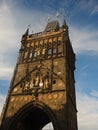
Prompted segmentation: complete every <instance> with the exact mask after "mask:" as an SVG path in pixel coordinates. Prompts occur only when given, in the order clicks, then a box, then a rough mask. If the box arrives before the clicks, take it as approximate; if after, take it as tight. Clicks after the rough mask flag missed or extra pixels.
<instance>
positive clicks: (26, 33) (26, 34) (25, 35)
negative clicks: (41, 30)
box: [23, 25, 30, 37]
mask: <svg viewBox="0 0 98 130" xmlns="http://www.w3.org/2000/svg"><path fill="white" fill-rule="evenodd" d="M29 27H30V25H28V28H27V30H26V32H25V33H24V34H23V37H27V36H28V35H29Z"/></svg>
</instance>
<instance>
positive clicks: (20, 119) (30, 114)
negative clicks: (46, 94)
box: [9, 102, 58, 130]
mask: <svg viewBox="0 0 98 130" xmlns="http://www.w3.org/2000/svg"><path fill="white" fill-rule="evenodd" d="M50 122H51V123H52V125H53V129H54V130H58V128H57V123H56V119H55V116H54V114H53V112H52V110H51V109H50V108H49V107H48V106H46V105H45V104H43V103H41V102H31V103H28V104H27V105H25V106H24V107H23V108H21V109H20V110H19V111H18V112H17V113H16V115H15V116H14V117H13V121H12V123H11V125H10V128H9V130H42V128H43V127H44V126H46V125H47V124H48V123H50Z"/></svg>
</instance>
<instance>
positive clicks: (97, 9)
mask: <svg viewBox="0 0 98 130" xmlns="http://www.w3.org/2000/svg"><path fill="white" fill-rule="evenodd" d="M96 13H98V5H96V6H95V7H94V9H93V10H92V12H91V14H96Z"/></svg>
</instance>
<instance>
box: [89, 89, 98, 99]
mask: <svg viewBox="0 0 98 130" xmlns="http://www.w3.org/2000/svg"><path fill="white" fill-rule="evenodd" d="M90 94H91V95H92V96H94V97H97V98H98V91H96V90H92V92H91V93H90Z"/></svg>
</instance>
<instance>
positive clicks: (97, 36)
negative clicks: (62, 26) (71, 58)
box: [69, 26, 98, 53]
mask: <svg viewBox="0 0 98 130" xmlns="http://www.w3.org/2000/svg"><path fill="white" fill-rule="evenodd" d="M69 34H70V39H71V42H72V45H73V48H74V50H75V52H76V53H84V51H91V52H98V44H97V43H98V31H93V30H92V31H91V30H90V29H88V28H83V29H79V28H76V27H73V26H70V28H69Z"/></svg>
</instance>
